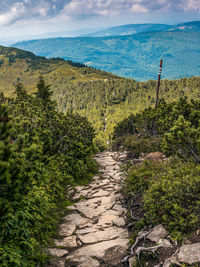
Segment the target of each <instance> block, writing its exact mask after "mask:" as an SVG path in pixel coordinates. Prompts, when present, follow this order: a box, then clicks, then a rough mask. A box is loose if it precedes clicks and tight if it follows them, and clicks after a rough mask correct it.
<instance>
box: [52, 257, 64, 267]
mask: <svg viewBox="0 0 200 267" xmlns="http://www.w3.org/2000/svg"><path fill="white" fill-rule="evenodd" d="M65 263H66V259H54V260H51V261H50V262H49V263H48V267H65Z"/></svg>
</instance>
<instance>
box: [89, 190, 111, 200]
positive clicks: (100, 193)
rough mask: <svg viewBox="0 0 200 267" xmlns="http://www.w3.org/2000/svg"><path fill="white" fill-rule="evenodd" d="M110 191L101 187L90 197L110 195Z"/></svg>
mask: <svg viewBox="0 0 200 267" xmlns="http://www.w3.org/2000/svg"><path fill="white" fill-rule="evenodd" d="M109 195H110V192H108V191H106V190H103V189H99V190H98V192H96V193H94V194H93V195H91V196H90V197H92V198H93V197H104V196H109Z"/></svg>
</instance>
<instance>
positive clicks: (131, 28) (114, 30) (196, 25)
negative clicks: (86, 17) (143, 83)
mask: <svg viewBox="0 0 200 267" xmlns="http://www.w3.org/2000/svg"><path fill="white" fill-rule="evenodd" d="M152 31H193V32H199V31H200V21H191V22H185V23H179V24H176V25H168V24H157V23H152V24H151V23H144V24H126V25H120V26H115V27H111V28H107V29H104V30H100V31H97V32H93V33H90V34H82V35H81V37H106V36H117V35H132V34H136V33H140V32H152Z"/></svg>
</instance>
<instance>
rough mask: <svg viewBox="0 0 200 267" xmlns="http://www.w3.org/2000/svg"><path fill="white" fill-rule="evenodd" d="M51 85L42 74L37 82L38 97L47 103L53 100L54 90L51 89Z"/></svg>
mask: <svg viewBox="0 0 200 267" xmlns="http://www.w3.org/2000/svg"><path fill="white" fill-rule="evenodd" d="M50 87H51V85H46V83H45V80H44V78H43V76H40V77H39V81H38V83H37V92H36V93H35V95H36V98H40V99H42V100H43V102H44V103H45V104H48V103H49V102H51V96H52V95H53V91H51V90H50Z"/></svg>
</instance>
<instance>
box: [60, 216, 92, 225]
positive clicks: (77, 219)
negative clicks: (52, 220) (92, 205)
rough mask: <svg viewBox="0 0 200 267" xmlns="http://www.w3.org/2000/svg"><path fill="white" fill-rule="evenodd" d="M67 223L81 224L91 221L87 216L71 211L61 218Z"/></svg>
mask: <svg viewBox="0 0 200 267" xmlns="http://www.w3.org/2000/svg"><path fill="white" fill-rule="evenodd" d="M63 219H64V220H65V221H66V222H67V223H68V224H74V225H76V226H79V227H80V226H83V225H86V224H88V223H90V222H91V221H90V220H89V219H88V218H83V217H82V216H81V215H80V214H78V213H72V214H69V215H67V216H65V217H64V218H63Z"/></svg>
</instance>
